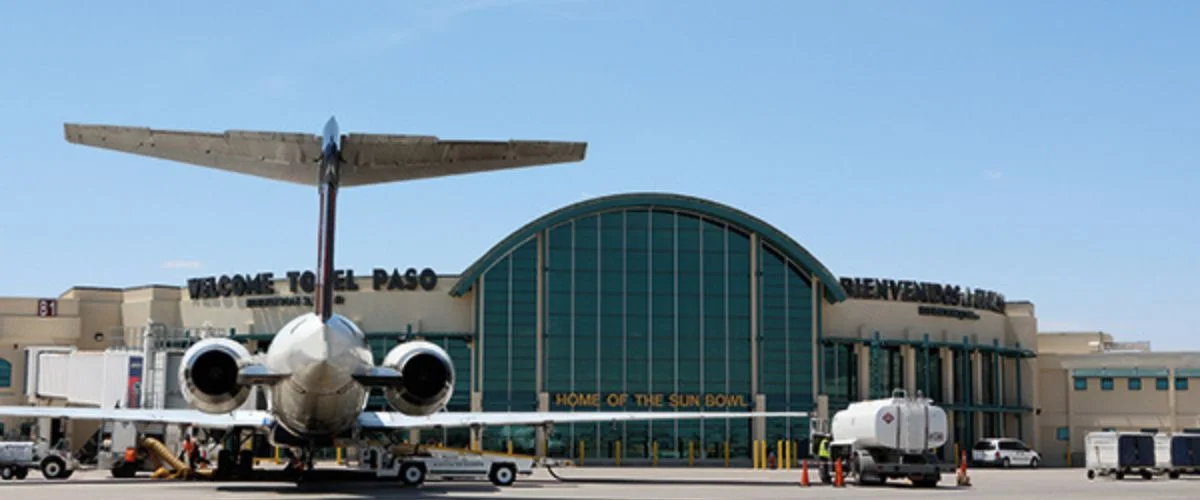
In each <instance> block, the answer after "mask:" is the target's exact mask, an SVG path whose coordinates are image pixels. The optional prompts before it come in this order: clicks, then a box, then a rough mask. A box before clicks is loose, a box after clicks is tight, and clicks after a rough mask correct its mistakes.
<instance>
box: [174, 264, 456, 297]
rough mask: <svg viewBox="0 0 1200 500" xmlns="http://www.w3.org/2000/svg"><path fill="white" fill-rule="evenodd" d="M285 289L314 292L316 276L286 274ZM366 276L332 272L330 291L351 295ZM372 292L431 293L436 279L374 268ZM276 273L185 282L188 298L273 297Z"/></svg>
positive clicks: (432, 274) (420, 273)
mask: <svg viewBox="0 0 1200 500" xmlns="http://www.w3.org/2000/svg"><path fill="white" fill-rule="evenodd" d="M285 275H286V276H287V280H288V284H287V286H288V290H289V291H291V293H293V294H298V293H313V291H314V290H315V289H316V285H317V275H316V274H314V273H313V272H312V271H288V272H287V273H286V274H285ZM366 280H367V278H366V277H359V276H355V275H354V271H352V270H348V269H338V270H336V271H334V272H333V289H334V290H337V291H344V292H353V291H357V290H360V289H361V288H360V282H365V281H366ZM370 280H371V289H373V290H375V291H383V290H389V291H390V290H416V289H418V288H419V289H421V290H425V291H429V290H433V289H434V288H435V287H437V281H438V276H437V273H435V272H434V271H433V269H430V268H425V269H423V270H420V271H418V270H417V269H416V268H415V267H410V268H408V269H407V270H405V271H403V272H401V271H400V269H399V268H396V269H392V270H391V271H388V270H387V269H382V268H375V269H374V270H373V271H372V272H371V278H370ZM276 293H277V291H276V289H275V274H274V273H258V274H253V275H251V274H225V275H221V276H208V277H204V278H191V279H189V280H188V296H189V297H191V298H192V299H193V300H195V299H216V298H221V297H248V296H261V295H275V294H276Z"/></svg>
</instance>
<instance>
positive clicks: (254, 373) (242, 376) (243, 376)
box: [238, 365, 288, 385]
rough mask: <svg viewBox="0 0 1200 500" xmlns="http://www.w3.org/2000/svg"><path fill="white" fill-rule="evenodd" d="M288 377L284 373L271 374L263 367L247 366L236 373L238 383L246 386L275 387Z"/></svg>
mask: <svg viewBox="0 0 1200 500" xmlns="http://www.w3.org/2000/svg"><path fill="white" fill-rule="evenodd" d="M287 377H288V374H286V373H272V372H271V371H270V370H267V367H265V366H263V365H247V366H245V367H243V368H242V369H241V371H239V372H238V383H240V384H247V385H275V384H276V383H277V382H279V381H281V380H283V379H285V378H287Z"/></svg>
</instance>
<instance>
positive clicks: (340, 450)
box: [337, 446, 343, 465]
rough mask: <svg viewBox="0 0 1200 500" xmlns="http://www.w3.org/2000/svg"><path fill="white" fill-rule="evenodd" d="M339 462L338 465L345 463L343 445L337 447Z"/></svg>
mask: <svg viewBox="0 0 1200 500" xmlns="http://www.w3.org/2000/svg"><path fill="white" fill-rule="evenodd" d="M337 464H338V465H343V462H342V447H341V446H338V447H337Z"/></svg>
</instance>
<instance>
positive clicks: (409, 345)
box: [382, 340, 454, 417]
mask: <svg viewBox="0 0 1200 500" xmlns="http://www.w3.org/2000/svg"><path fill="white" fill-rule="evenodd" d="M382 366H384V367H385V368H391V369H393V370H396V371H398V372H400V376H401V379H400V382H399V383H398V384H396V385H392V386H389V387H387V388H386V389H384V395H385V396H386V397H387V400H388V403H390V404H391V405H392V408H393V409H395V410H396V411H399V412H401V413H404V414H405V415H410V416H418V417H423V416H427V415H432V414H433V413H435V412H437V411H439V410H441V409H442V408H444V407H445V406H446V403H449V402H450V396H452V395H454V362H453V361H451V360H450V355H448V354H446V351H444V350H442V348H441V347H438V346H437V345H436V344H432V343H429V342H425V341H423V340H414V341H409V342H405V343H403V344H400V345H398V346H396V347H394V348H392V350H391V351H389V352H388V353H387V356H385V357H384V358H383V364H382Z"/></svg>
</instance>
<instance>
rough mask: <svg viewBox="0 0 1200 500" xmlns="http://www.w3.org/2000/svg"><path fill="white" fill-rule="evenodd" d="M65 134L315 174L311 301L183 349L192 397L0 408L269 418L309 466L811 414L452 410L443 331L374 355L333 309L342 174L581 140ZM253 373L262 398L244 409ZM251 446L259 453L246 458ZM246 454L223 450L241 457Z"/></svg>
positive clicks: (278, 438)
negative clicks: (381, 443) (249, 331)
mask: <svg viewBox="0 0 1200 500" xmlns="http://www.w3.org/2000/svg"><path fill="white" fill-rule="evenodd" d="M64 129H65V134H66V139H67V141H69V142H72V143H76V144H84V145H89V146H95V147H100V148H107V149H112V150H117V151H123V152H128V153H134V154H140V155H146V156H153V157H158V158H162V159H168V160H175V161H180V162H185V163H190V164H196V165H201V166H206V167H211V168H216V169H220V170H226V171H232V172H238V173H242V174H249V175H254V176H258V177H265V178H269V179H274V180H281V181H287V182H294V183H300V184H305V185H316V186H317V187H318V190H319V195H320V218H319V221H320V222H319V230H318V247H317V272H316V287H315V290H314V292H315V295H316V297H315V300H314V306H315V307H314V310H313V311H312V312H308V313H305V314H302V315H300V316H298V317H296V318H295V319H293V320H291V321H290V322H288V323H287V324H286V325H284V326H283V328H281V329H280V330H279V331H278V332H277V333H276V334H275V336H274V338H273V339H272V341H271V345H270V348H269V349H268V350H267V352H266V354H265V356H262V355H257V356H255V355H251V354H250V352H248V350H247V349H246V348H245V347H243V346H242V345H241V344H239V343H237V342H234V341H232V340H229V339H224V338H209V339H204V340H201V341H199V342H197V343H195V344H194V345H192V346H191V347H190V348H189V349H188V350H187V351H186V352H185V354H184V356H183V360H182V362H181V365H180V377H179V380H180V381H181V384H182V385H184V387H183V394H184V397H185V399H186V400H187V401H188V404H189V406H191V407H192V408H191V409H122V408H112V409H109V408H77V407H30V406H6V407H0V415H3V416H15V417H50V418H72V419H85V420H105V421H125V422H155V423H166V424H179V425H194V426H199V427H206V428H219V429H232V430H241V429H262V430H265V431H266V432H267V435H268V436H269V439H270V441H271V443H272V444H273V445H275V446H280V447H282V448H286V449H288V450H290V451H294V452H297V454H298V455H299V458H298V460H299V463H298V465H299V467H300V468H302V469H311V467H312V456H313V454H312V449H313V447H316V446H329V445H331V444H333V443H334V440H336V439H339V438H341V437H345V436H348V435H354V434H355V433H356V432H359V431H363V430H372V429H437V428H448V427H473V428H482V427H483V426H506V425H544V426H549V425H553V424H556V423H558V424H561V423H580V422H618V421H634V420H673V419H703V418H714V419H730V418H753V417H805V416H808V414H807V413H805V412H773V413H771V412H742V413H727V412H709V413H705V412H673V411H670V412H654V413H648V412H636V413H634V412H580V413H567V412H509V413H499V412H489V413H484V412H461V413H456V412H448V411H445V407H446V404H447V403H448V402H449V400H450V397H451V395H452V394H453V390H454V377H455V372H454V364H453V363H452V362H451V359H450V356H449V355H447V353H446V352H445V351H444V350H442V349H441V348H440V347H438V346H437V345H435V344H432V343H429V342H424V341H409V342H405V343H402V344H400V345H398V346H396V347H395V348H393V349H392V350H391V351H390V352H388V354H387V355H386V356H385V358H384V360H383V362H382V363H381V364H380V365H378V366H376V365H375V364H374V362H373V359H372V355H371V351H370V350H369V349H368V347H367V342H366V336H365V335H364V334H363V332H362V330H360V329H359V327H358V326H357V325H355V324H354V322H352V321H350V320H349V319H347V318H345V317H343V316H341V315H339V314H336V313H334V312H333V300H332V297H333V277H334V276H333V269H334V267H333V249H334V219H335V213H336V212H335V206H336V202H337V193H338V188H339V187H340V186H361V185H368V184H376V183H384V182H396V181H405V180H411V179H422V178H431V177H441V176H449V175H456V174H466V173H475V172H485V171H493V170H502V169H510V168H518V167H528V166H535V165H547V164H553V163H566V162H578V161H582V160H583V158H584V154H585V151H586V149H587V143H583V142H550V141H444V140H440V139H438V138H437V137H430V136H410V135H377V134H347V135H340V134H339V132H338V126H337V122H336V121H335V120H334V119H333V118H330V120H329V121H328V122H327V123H326V125H325V129H324V133H323V135H321V136H314V135H309V134H297V133H278V132H243V131H229V132H225V133H223V134H215V133H201V132H179V131H168V130H154V129H148V128H130V127H116V126H107V125H77V124H65V126H64ZM254 386H259V387H264V388H265V389H266V392H267V394H268V395H269V396H268V402H269V404H268V409H267V410H265V411H264V410H243V409H240V408H241V407H242V406H243V404H244V403H245V402H246V401H247V399H248V398H249V396H250V391H251V388H252V387H254ZM373 387H377V388H382V389H383V390H384V393H385V394H386V396H387V400H388V402H389V403H390V405H391V406H392V408H393V409H394V410H396V411H394V412H377V411H366V405H367V398H368V396H369V392H370V389H371V388H373ZM251 458H252V457H251ZM251 458H248V457H245V456H241V457H236V458H234V457H232V453H230V454H229V456H222V457H220V458H219V465H226V464H225V463H220V462H224V461H226V460H228V461H231V462H234V461H235V462H237V463H229V464H228V465H235V466H237V467H250V465H251V464H245V463H240V462H245V461H246V460H249V459H251Z"/></svg>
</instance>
